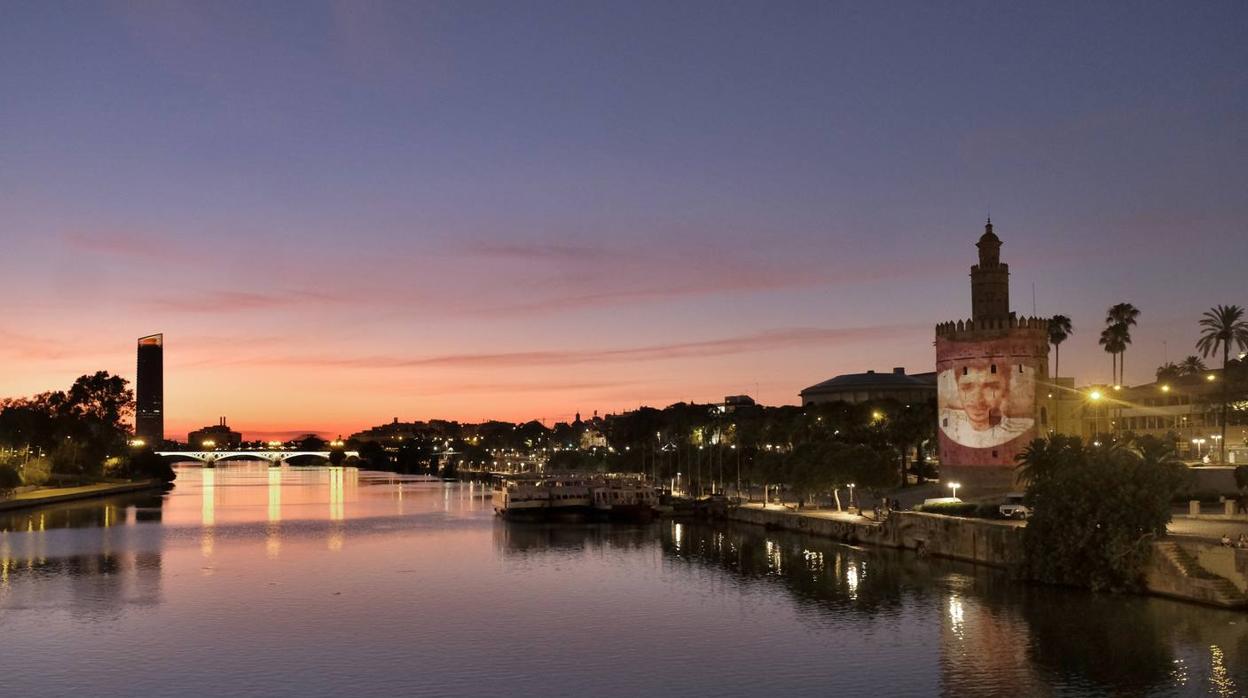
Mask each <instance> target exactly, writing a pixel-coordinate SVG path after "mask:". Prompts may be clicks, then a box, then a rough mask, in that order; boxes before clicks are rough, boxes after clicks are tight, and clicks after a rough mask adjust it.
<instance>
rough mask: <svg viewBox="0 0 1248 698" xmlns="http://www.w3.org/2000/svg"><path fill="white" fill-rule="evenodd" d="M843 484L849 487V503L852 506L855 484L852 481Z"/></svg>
mask: <svg viewBox="0 0 1248 698" xmlns="http://www.w3.org/2000/svg"><path fill="white" fill-rule="evenodd" d="M845 486H846V487H848V488H849V505H850V506H851V507H852V506H854V487H855V486H856V485H854V483H852V482H851V483H849V484H848V485H845Z"/></svg>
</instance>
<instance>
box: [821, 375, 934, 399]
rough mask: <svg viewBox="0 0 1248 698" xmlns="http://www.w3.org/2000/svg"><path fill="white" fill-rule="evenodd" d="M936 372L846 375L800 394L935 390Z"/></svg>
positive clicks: (831, 379)
mask: <svg viewBox="0 0 1248 698" xmlns="http://www.w3.org/2000/svg"><path fill="white" fill-rule="evenodd" d="M935 387H936V372H935V371H932V372H931V373H915V374H912V375H906V373H905V372H904V371H902V370H901V369H893V372H892V373H876V372H875V371H867V372H866V373H846V374H844V375H840V376H837V377H835V378H830V379H828V380H826V381H824V382H822V383H816V384H815V385H812V386H810V387H809V388H806V389H805V390H803V391H802V393H822V392H834V391H841V390H860V389H879V388H892V389H898V390H900V389H905V388H917V389H920V390H924V389H935Z"/></svg>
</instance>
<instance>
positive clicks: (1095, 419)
mask: <svg viewBox="0 0 1248 698" xmlns="http://www.w3.org/2000/svg"><path fill="white" fill-rule="evenodd" d="M1102 397H1103V396H1102V395H1101V391H1099V390H1093V391H1092V392H1090V393H1088V402H1090V403H1092V439H1093V440H1094V441H1095V440H1097V438H1096V437H1097V435H1098V434H1099V433H1100V430H1101V416H1100V413H1099V412H1097V411H1096V408H1097V406H1098V405H1099V403H1100V402H1101V398H1102Z"/></svg>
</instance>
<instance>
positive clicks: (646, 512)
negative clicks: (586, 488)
mask: <svg viewBox="0 0 1248 698" xmlns="http://www.w3.org/2000/svg"><path fill="white" fill-rule="evenodd" d="M592 489H593V500H594V512H595V513H596V514H597V515H598V516H599V517H600V518H606V519H610V520H622V521H649V520H650V519H652V518H654V516H655V513H656V509H655V507H656V505H657V504H658V495H657V493H656V492H655V489H654V487H653V486H652V485H650V484H649V483H647V482H644V481H642V480H639V479H636V478H621V477H616V478H610V477H609V478H604V479H603V480H602V482H601V483H599V484H598V485H596V486H595V487H593V488H592Z"/></svg>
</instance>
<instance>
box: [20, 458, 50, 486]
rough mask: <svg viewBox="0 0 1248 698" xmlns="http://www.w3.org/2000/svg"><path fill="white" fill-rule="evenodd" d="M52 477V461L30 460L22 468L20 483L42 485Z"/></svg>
mask: <svg viewBox="0 0 1248 698" xmlns="http://www.w3.org/2000/svg"><path fill="white" fill-rule="evenodd" d="M51 476H52V461H50V460H48V459H47V458H31V459H30V460H29V461H27V462H26V465H24V466H22V483H23V484H26V485H43V484H46V483H47V481H48V478H50V477H51Z"/></svg>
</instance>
